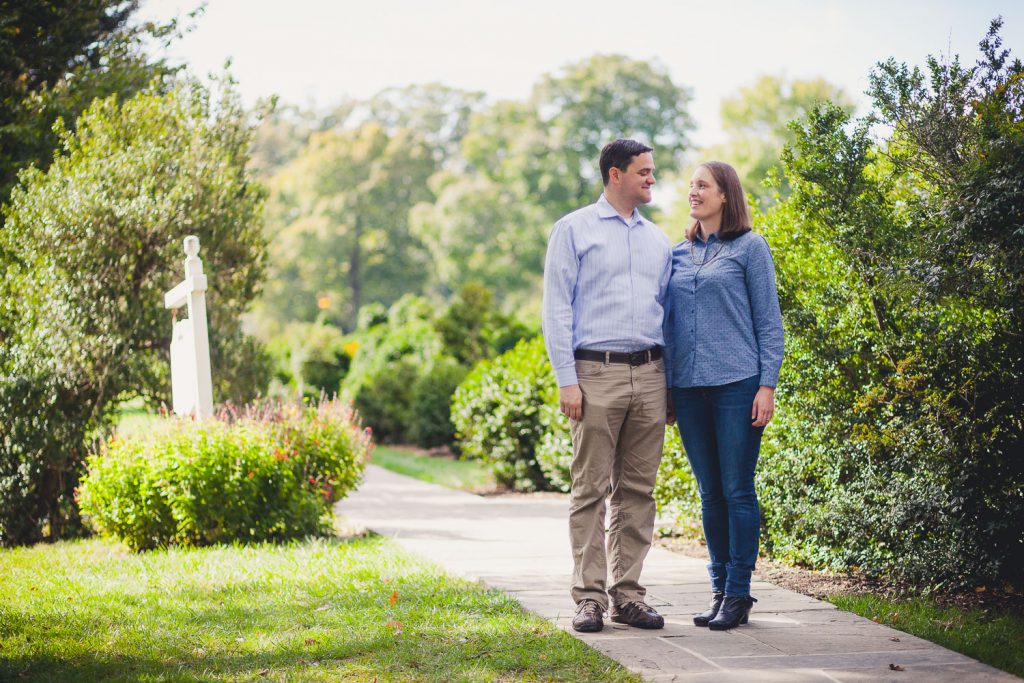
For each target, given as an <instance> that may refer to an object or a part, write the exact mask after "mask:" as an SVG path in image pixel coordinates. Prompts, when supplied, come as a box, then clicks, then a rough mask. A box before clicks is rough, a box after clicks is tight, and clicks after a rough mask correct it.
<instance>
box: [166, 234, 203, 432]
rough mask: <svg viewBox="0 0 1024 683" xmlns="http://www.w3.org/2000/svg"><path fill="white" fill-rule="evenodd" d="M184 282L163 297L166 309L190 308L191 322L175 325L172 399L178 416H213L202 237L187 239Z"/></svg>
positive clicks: (172, 351)
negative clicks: (201, 251)
mask: <svg viewBox="0 0 1024 683" xmlns="http://www.w3.org/2000/svg"><path fill="white" fill-rule="evenodd" d="M185 254H186V255H187V256H188V258H186V259H185V280H184V281H183V282H181V283H180V284H178V286H177V287H175V288H174V289H172V290H171V291H169V292H167V293H166V294H165V295H164V308H179V307H181V306H185V305H186V304H187V305H188V319H186V320H179V321H178V322H176V323H175V324H174V332H173V337H172V339H171V396H172V403H173V408H174V412H175V414H177V415H195V417H196V419H197V420H203V419H206V418H210V417H213V380H212V379H211V375H210V338H209V334H208V332H207V327H206V276H205V275H204V274H203V262H202V261H201V260H200V258H199V238H198V237H196V236H195V235H189V236H188V237H186V238H185Z"/></svg>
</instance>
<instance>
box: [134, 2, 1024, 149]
mask: <svg viewBox="0 0 1024 683" xmlns="http://www.w3.org/2000/svg"><path fill="white" fill-rule="evenodd" d="M199 4H200V2H199V0H192V1H190V2H183V1H181V0H143V2H142V7H141V9H140V11H139V14H138V16H139V18H140V19H146V20H148V19H156V20H167V19H170V18H172V17H175V16H182V17H184V15H185V14H186V13H187V12H189V11H190V10H192V9H194V8H195V7H196V6H198V5H199ZM997 15H1002V16H1003V17H1004V19H1005V25H1004V27H1003V31H1002V36H1003V39H1004V44H1005V46H1007V47H1009V48H1010V49H1011V50H1012V51H1013V52H1014V54H1015V55H1017V56H1022V53H1024V3H1020V2H1017V3H1010V2H1006V1H1005V0H1004V1H1003V2H995V1H992V0H974V1H961V2H954V1H952V0H932V1H930V2H922V1H919V0H909V1H906V2H901V1H900V0H887V1H881V0H862V1H860V2H853V1H840V0H823V1H811V0H774V1H772V2H752V1H740V0H719V1H717V2H712V1H709V0H638V1H633V2H630V1H627V0H617V1H611V0H361V1H359V2H354V1H352V0H332V1H328V0H289V1H288V2H285V1H284V0H209V3H208V5H207V7H206V11H205V13H204V15H203V16H201V17H200V18H199V19H198V20H197V21H196V24H195V29H194V30H193V31H192V32H191V33H189V34H188V35H186V36H185V37H184V38H183V39H181V40H180V41H178V42H177V43H175V44H174V45H173V46H172V47H171V48H170V49H169V50H168V52H167V54H166V56H168V57H169V58H171V59H172V60H173V61H176V62H185V63H187V64H189V65H190V66H191V68H192V69H193V70H194V71H195V72H196V73H198V74H200V75H203V74H207V73H211V72H220V71H221V70H222V66H223V64H224V62H225V60H227V59H229V58H230V59H231V60H232V67H231V72H232V74H233V75H234V76H235V78H236V79H237V80H238V82H239V87H240V90H241V93H242V96H243V98H244V99H245V101H246V102H248V103H253V102H255V101H256V100H257V99H259V98H261V97H267V96H270V95H278V96H279V97H280V98H281V100H282V101H283V102H284V103H288V104H297V105H301V106H306V107H316V108H327V107H329V106H331V105H333V104H335V103H338V102H340V101H341V100H343V99H344V98H346V97H355V98H365V97H370V96H372V95H373V94H375V93H377V92H379V91H380V90H383V89H385V88H388V87H396V86H405V85H411V84H423V83H442V84H444V85H447V86H451V87H456V88H462V89H466V90H478V91H482V92H484V93H486V94H487V95H488V96H489V97H490V98H491V99H492V100H498V99H524V98H526V97H528V96H529V93H530V90H531V88H532V87H533V85H534V84H535V83H536V82H537V81H538V80H539V78H540V76H541V75H542V74H545V73H553V72H557V71H558V70H559V69H560V68H562V67H564V66H565V65H567V64H570V63H573V62H578V61H581V60H584V59H586V58H587V57H589V56H591V55H593V54H596V53H617V54H624V55H627V56H629V57H631V58H634V59H640V60H648V61H652V62H656V63H658V64H660V65H661V66H662V67H664V68H665V69H666V70H667V71H668V73H669V75H670V76H671V77H672V79H673V81H674V82H675V83H676V84H678V85H683V86H686V87H688V88H690V90H691V93H692V95H693V100H692V102H691V108H690V111H691V113H692V114H693V116H694V118H695V120H696V123H697V126H698V128H697V130H696V132H695V133H694V135H693V136H692V138H693V142H694V143H695V144H697V145H698V146H705V145H710V144H715V143H718V142H721V141H722V137H723V134H722V131H721V126H720V121H719V115H718V112H719V106H720V104H721V101H722V99H723V98H724V97H727V96H730V95H733V94H735V93H736V92H737V90H738V89H739V88H741V87H742V86H745V85H749V84H751V83H753V81H754V80H755V79H756V78H757V77H758V76H759V75H762V74H772V75H780V76H784V77H787V78H790V79H797V78H819V77H820V78H824V79H826V80H828V81H829V82H831V83H834V84H836V85H839V86H841V87H842V88H844V89H845V90H846V91H847V92H848V93H850V94H851V95H852V96H853V97H854V99H855V101H857V102H858V103H859V105H860V108H861V110H862V111H866V109H867V99H866V98H865V97H864V96H863V92H864V90H865V89H866V88H867V86H868V74H869V72H870V70H871V67H872V66H873V65H874V64H875V63H876V62H878V61H881V60H884V59H886V58H888V57H894V58H896V59H897V60H899V61H903V62H907V63H910V64H920V65H923V64H924V60H925V58H926V56H927V55H929V54H932V55H936V56H940V55H942V54H946V55H948V54H959V55H960V56H961V61H962V62H966V63H968V64H972V63H974V61H975V60H976V58H977V56H978V50H977V44H978V41H979V40H981V38H982V37H983V36H984V34H985V32H986V30H987V29H988V25H989V22H990V21H991V20H992V19H993V18H994V17H996V16H997Z"/></svg>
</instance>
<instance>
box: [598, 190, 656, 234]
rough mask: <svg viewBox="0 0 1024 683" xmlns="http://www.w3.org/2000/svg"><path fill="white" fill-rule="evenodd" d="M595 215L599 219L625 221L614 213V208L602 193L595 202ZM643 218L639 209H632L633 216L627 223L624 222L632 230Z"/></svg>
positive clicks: (616, 212)
mask: <svg viewBox="0 0 1024 683" xmlns="http://www.w3.org/2000/svg"><path fill="white" fill-rule="evenodd" d="M597 215H598V216H600V217H601V218H618V219H619V220H623V221H624V220H625V219H623V218H622V216H620V215H619V212H618V211H616V209H615V207H614V206H612V203H611V202H609V201H608V199H607V198H606V197H605V196H604V193H603V192H602V193H601V197H600V198H599V199H598V200H597ZM643 218H644V217H643V216H641V215H640V209H637V208H635V207H634V208H633V215H632V216H630V218H629V221H626V224H627V225H628V226H629V227H631V228H632V227H633V226H634V225H636V224H637V223H639V222H640V221H642V220H643Z"/></svg>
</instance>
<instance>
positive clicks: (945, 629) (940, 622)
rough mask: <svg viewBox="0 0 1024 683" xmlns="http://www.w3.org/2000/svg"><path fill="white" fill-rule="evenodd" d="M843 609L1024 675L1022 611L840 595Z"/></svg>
mask: <svg viewBox="0 0 1024 683" xmlns="http://www.w3.org/2000/svg"><path fill="white" fill-rule="evenodd" d="M829 601H830V602H832V603H834V604H835V605H836V606H837V607H839V608H840V609H844V610H847V611H849V612H854V613H855V614H859V615H861V616H862V617H867V618H869V619H874V620H875V621H877V622H880V623H883V624H886V625H888V626H892V627H893V628H896V629H899V630H901V631H905V632H907V633H911V634H913V635H915V636H918V637H919V638H924V639H925V640H930V641H931V642H933V643H938V644H939V645H942V646H943V647H947V648H949V649H950V650H955V651H956V652H961V653H963V654H965V655H967V656H969V657H974V658H975V659H977V660H979V661H981V662H985V663H986V664H989V665H991V666H994V667H996V668H998V669H1002V670H1003V671H1008V672H1009V673H1012V674H1015V675H1017V676H1024V615H1021V614H1019V613H1012V612H1010V611H999V610H995V609H982V608H978V607H975V608H965V607H959V606H945V607H944V606H941V605H939V604H938V603H936V601H935V600H934V599H932V598H926V597H917V598H911V599H893V598H887V597H884V596H880V595H875V594H869V595H837V596H832V597H830V598H829Z"/></svg>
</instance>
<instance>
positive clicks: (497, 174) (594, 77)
mask: <svg viewBox="0 0 1024 683" xmlns="http://www.w3.org/2000/svg"><path fill="white" fill-rule="evenodd" d="M689 101H690V94H689V92H688V90H686V89H685V88H683V87H681V86H678V85H676V84H675V83H673V82H672V79H671V78H670V77H669V75H668V72H667V71H666V70H665V68H664V67H663V66H661V65H660V64H658V63H652V62H646V61H639V60H633V59H630V58H628V57H623V56H621V55H595V56H593V57H591V58H589V59H587V60H584V61H581V62H578V63H575V64H570V65H568V66H566V67H565V68H564V69H562V70H560V71H558V72H556V73H554V74H549V75H546V76H544V77H543V78H542V79H541V81H540V82H539V83H538V84H537V85H536V86H535V87H534V89H533V93H532V95H531V98H530V101H529V102H527V103H515V102H508V103H502V104H499V105H497V106H495V107H494V108H493V109H491V110H489V111H488V112H485V113H483V114H481V115H480V116H478V117H476V118H474V120H473V121H472V122H471V125H470V131H469V133H468V134H467V136H466V140H465V142H464V145H463V150H464V152H465V154H466V157H467V159H468V160H469V161H470V163H472V164H473V165H474V167H475V168H476V169H477V170H479V171H480V172H482V173H484V174H486V175H488V176H490V177H491V178H492V179H494V180H495V181H497V182H499V183H503V184H505V183H511V184H512V186H518V187H519V188H520V189H521V193H522V196H523V198H524V199H525V200H527V201H530V202H534V203H537V204H539V205H540V206H541V207H543V208H544V209H545V210H546V211H547V213H548V215H549V216H558V215H562V214H564V213H567V212H569V211H572V210H573V209H576V208H578V207H579V206H581V205H583V204H587V203H589V202H592V201H594V199H595V198H596V196H597V194H598V193H600V190H601V176H600V172H599V170H598V167H597V157H598V154H599V153H600V151H601V148H602V147H603V146H604V145H605V144H606V143H608V142H610V141H611V140H613V139H615V138H618V137H634V138H638V139H640V140H641V141H643V142H646V143H648V144H650V145H651V146H652V147H654V148H655V160H656V162H657V164H658V167H659V168H660V169H662V170H663V171H671V170H673V169H675V168H678V166H679V163H680V161H681V156H682V153H683V152H684V151H685V149H686V148H687V145H688V139H687V135H688V134H689V132H690V131H691V130H692V129H693V121H692V119H691V117H690V114H689V112H688V110H687V107H688V105H689Z"/></svg>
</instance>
